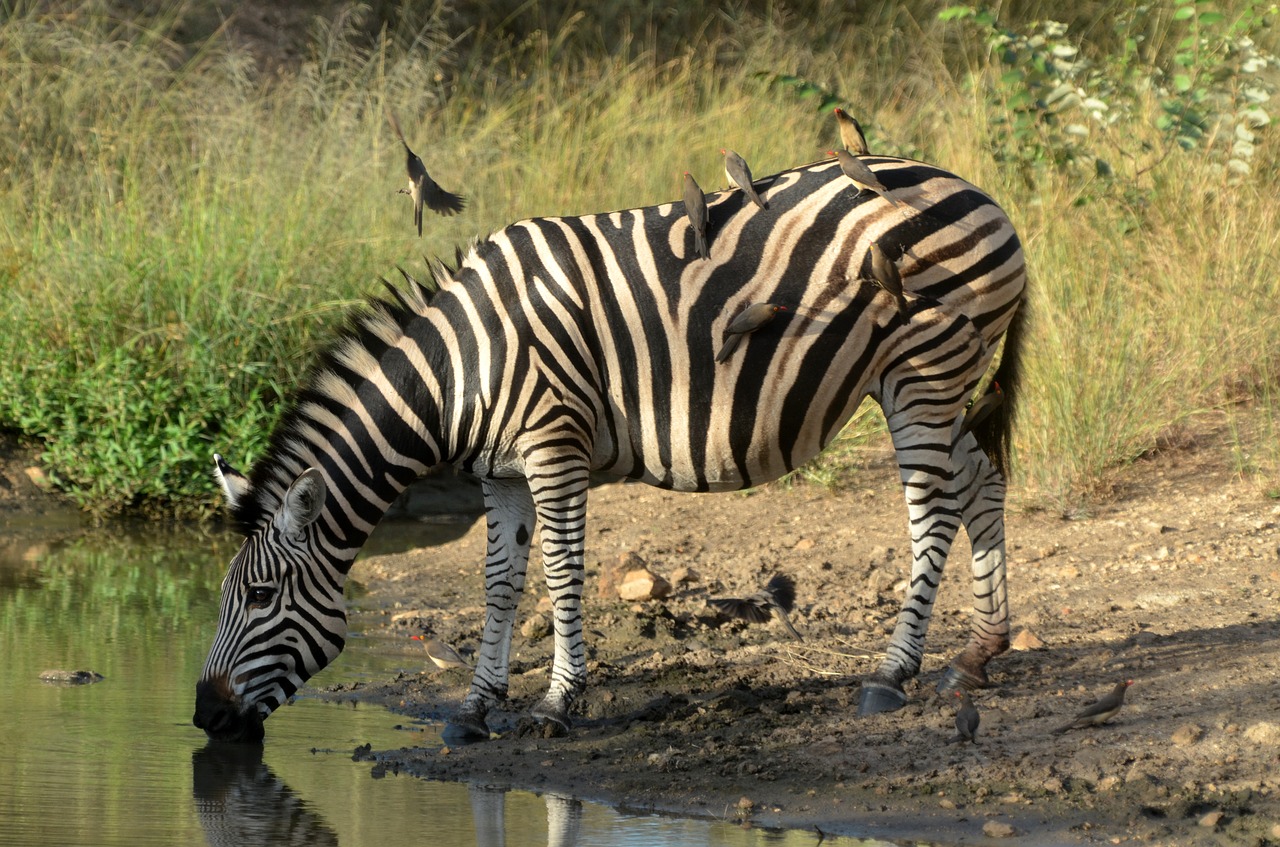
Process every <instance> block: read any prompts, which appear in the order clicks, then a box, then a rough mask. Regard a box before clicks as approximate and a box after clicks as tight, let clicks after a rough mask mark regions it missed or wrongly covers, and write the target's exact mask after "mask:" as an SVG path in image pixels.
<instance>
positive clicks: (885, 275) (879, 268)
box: [870, 241, 907, 318]
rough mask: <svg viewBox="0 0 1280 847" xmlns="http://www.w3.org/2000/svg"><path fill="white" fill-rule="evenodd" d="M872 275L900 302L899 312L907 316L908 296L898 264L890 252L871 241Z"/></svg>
mask: <svg viewBox="0 0 1280 847" xmlns="http://www.w3.org/2000/svg"><path fill="white" fill-rule="evenodd" d="M870 252H871V276H872V279H873V280H874V281H875V283H876V285H879V286H880V287H881V288H883V289H884V290H885V291H887V292H889V294H890V295H891V296H892V297H893V300H894V302H895V303H897V304H898V314H900V315H902V317H904V318H905V317H906V316H907V298H906V296H905V295H904V294H903V293H902V274H901V272H899V271H898V265H897V263H896V262H894V261H893V260H892V259H890V258H889V254H887V253H885V252H884V250H883V249H881V247H880V245H879V244H878V243H877V242H875V241H872V242H871V251H870Z"/></svg>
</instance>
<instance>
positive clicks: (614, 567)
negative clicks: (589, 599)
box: [596, 552, 648, 598]
mask: <svg viewBox="0 0 1280 847" xmlns="http://www.w3.org/2000/svg"><path fill="white" fill-rule="evenodd" d="M646 567H648V566H647V565H646V564H645V561H644V559H642V558H640V557H639V556H638V555H636V554H635V553H631V552H627V553H620V554H618V557H617V558H616V559H614V560H613V561H612V562H601V563H600V579H599V581H598V582H597V583H596V593H597V594H598V595H599V596H600V597H602V598H612V597H613V596H614V595H615V594H616V593H617V590H618V586H620V585H622V583H623V582H625V581H626V576H627V574H628V573H629V572H631V571H635V570H640V569H641V568H646Z"/></svg>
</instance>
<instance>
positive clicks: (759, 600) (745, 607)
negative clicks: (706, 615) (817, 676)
mask: <svg viewBox="0 0 1280 847" xmlns="http://www.w3.org/2000/svg"><path fill="white" fill-rule="evenodd" d="M707 602H708V603H709V604H711V605H712V606H714V607H715V608H716V609H718V610H719V611H720V612H722V613H723V614H726V615H728V616H730V617H734V618H738V619H739V620H744V621H747V622H748V623H765V622H766V621H768V620H769V618H770V616H772V615H777V616H778V620H780V621H782V625H783V626H784V627H786V628H787V632H789V633H791V637H792V638H794V639H795V640H797V641H803V640H804V639H803V638H802V637H801V636H800V633H798V632H796V628H795V627H794V626H792V625H791V619H790V618H788V617H787V613H788V612H790V611H791V610H792V609H793V608H795V603H796V581H795V580H794V579H792V578H791V577H789V576H787V575H786V574H782V573H780V574H777V575H775V576H774V577H773V579H771V580H769V584H768V585H766V586H765V587H764V589H763V590H762V591H759V592H757V593H755V594H752V595H751V596H750V597H713V598H711V599H709V600H707Z"/></svg>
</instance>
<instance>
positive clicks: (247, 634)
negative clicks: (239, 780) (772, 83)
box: [194, 157, 1026, 739]
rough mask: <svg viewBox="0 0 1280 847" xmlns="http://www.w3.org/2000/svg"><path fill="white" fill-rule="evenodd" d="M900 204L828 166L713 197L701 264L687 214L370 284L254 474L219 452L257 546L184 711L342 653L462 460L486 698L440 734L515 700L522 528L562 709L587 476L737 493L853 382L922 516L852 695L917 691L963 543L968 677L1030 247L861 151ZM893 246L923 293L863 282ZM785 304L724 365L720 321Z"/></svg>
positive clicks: (266, 703)
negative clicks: (478, 499) (936, 613)
mask: <svg viewBox="0 0 1280 847" xmlns="http://www.w3.org/2000/svg"><path fill="white" fill-rule="evenodd" d="M865 161H866V162H867V163H868V164H869V165H871V166H872V167H873V168H874V169H875V172H876V174H877V176H878V177H879V179H880V180H881V181H882V182H883V183H884V185H885V186H886V187H887V188H888V189H889V190H890V191H892V192H893V193H894V195H895V196H896V197H897V198H898V199H899V200H901V201H903V202H902V203H900V204H899V205H896V206H891V205H890V204H889V203H887V202H886V201H885V200H884V199H882V198H881V197H879V196H877V195H875V194H872V193H869V192H868V193H863V194H859V192H858V189H857V187H856V186H854V185H853V184H852V183H851V182H850V181H849V180H848V179H847V178H845V176H844V175H843V174H842V173H841V170H840V168H839V166H838V165H837V164H836V162H834V161H831V160H827V161H821V162H817V163H814V164H810V165H806V166H803V167H798V168H795V169H792V170H788V171H785V172H783V173H781V174H778V175H776V176H774V177H771V178H768V179H764V180H759V181H758V182H759V183H761V184H762V187H763V188H764V189H765V190H766V193H767V196H768V198H769V204H768V205H769V208H768V210H767V211H766V210H763V209H761V208H759V207H757V206H755V205H753V204H751V203H750V202H749V201H748V200H747V198H746V196H745V195H744V194H743V192H741V191H729V192H721V193H716V194H711V195H709V196H708V198H707V200H708V207H709V223H708V237H709V238H710V239H711V240H712V242H713V249H712V251H711V252H712V257H713V258H712V259H711V260H702V259H700V258H698V256H697V254H696V252H695V248H694V236H693V233H692V232H691V230H690V225H689V221H688V218H687V217H686V215H685V214H684V209H683V205H682V204H680V203H668V204H664V205H661V206H654V207H649V208H643V209H630V210H624V211H618V212H612V213H608V214H599V215H587V216H584V217H565V218H540V219H534V220H526V221H521V222H519V223H515V224H512V225H511V226H508V227H507V228H505V229H503V230H501V231H500V232H497V233H495V234H494V235H491V236H490V237H489V238H487V239H485V240H483V241H481V242H479V243H478V244H476V245H475V246H474V247H473V248H472V249H471V250H470V252H469V253H468V254H467V255H465V257H464V256H461V255H460V256H459V261H458V266H457V267H456V268H447V267H445V266H443V265H440V264H438V263H437V264H436V265H435V266H434V267H433V274H434V277H435V282H436V286H437V288H438V290H436V291H434V292H432V291H431V290H429V289H428V288H427V287H425V286H422V285H419V284H417V283H415V282H413V281H412V280H410V281H409V284H408V285H407V287H404V288H394V287H390V286H389V287H390V288H391V291H392V299H391V300H389V301H373V302H372V304H371V307H370V309H369V310H368V311H367V312H366V313H365V314H363V315H362V316H360V317H358V318H357V319H356V321H355V322H354V323H353V325H352V326H351V327H350V328H349V329H348V330H347V331H345V333H344V334H343V335H342V336H341V337H340V339H339V341H338V343H337V344H336V346H335V347H334V349H333V350H332V351H331V352H330V353H329V354H328V355H327V356H326V358H325V359H324V361H323V363H322V365H321V367H319V368H318V369H317V370H316V371H315V373H314V374H313V376H312V377H311V378H310V379H309V381H308V383H307V385H306V387H305V388H304V389H303V390H302V391H301V392H300V394H299V395H298V396H297V397H296V398H295V400H294V402H293V404H292V406H291V410H290V411H289V412H288V413H287V414H286V416H285V417H284V419H283V420H282V421H281V423H280V424H279V426H278V427H277V428H276V430H275V432H274V433H273V435H272V437H271V441H270V445H269V447H268V449H267V453H266V455H265V456H263V457H262V458H261V459H260V460H259V461H258V462H257V464H256V466H255V467H254V469H253V471H252V475H251V476H249V477H246V476H243V475H241V474H239V473H238V472H236V471H235V470H234V469H233V468H231V467H230V466H229V465H228V464H227V463H225V462H224V461H223V460H222V459H221V458H216V461H217V475H218V478H219V480H220V482H221V484H222V486H223V489H224V491H225V493H226V495H227V498H228V500H229V502H230V504H231V507H232V510H233V514H234V517H235V519H236V520H237V522H238V523H239V525H240V527H241V529H242V530H243V531H244V533H245V535H246V539H245V542H244V545H243V547H242V548H241V549H240V551H239V553H237V555H236V557H235V558H234V560H233V561H232V562H231V565H230V568H229V570H228V572H227V575H226V578H225V580H224V581H223V584H222V601H221V608H220V612H219V618H218V628H217V633H216V635H215V637H214V641H213V645H212V647H211V649H210V652H209V656H208V659H207V661H206V663H205V667H204V670H203V673H202V675H201V679H200V681H199V682H198V684H197V686H196V711H195V717H194V723H195V725H196V726H197V727H200V728H202V729H204V730H205V731H206V732H207V733H208V734H209V735H210V736H212V737H214V738H224V739H260V738H261V737H262V734H263V729H262V721H263V719H264V718H266V717H267V716H268V715H269V714H270V713H271V712H272V711H273V710H274V709H276V708H277V707H278V706H279V705H280V704H281V703H283V702H285V701H286V700H287V699H288V698H289V697H290V696H291V695H292V694H293V693H294V692H295V691H296V690H297V689H298V687H299V686H301V685H302V684H303V682H305V681H306V680H307V679H308V678H309V677H310V676H311V675H312V674H314V673H315V672H316V671H318V670H320V669H321V668H323V667H324V666H325V665H327V664H328V663H329V662H331V661H333V659H334V658H335V657H336V656H337V655H338V653H339V652H340V651H341V650H342V647H343V639H344V636H345V632H346V614H345V608H344V603H343V596H342V589H343V583H344V582H345V580H346V577H347V572H348V570H349V569H350V567H351V564H352V562H353V560H354V559H355V557H356V554H357V553H358V552H359V550H360V548H361V545H362V544H363V543H364V542H365V540H366V538H367V537H368V535H369V533H370V532H371V531H372V530H373V528H374V526H375V525H376V524H377V523H378V521H379V519H380V518H381V517H382V515H383V514H384V513H385V511H386V510H387V508H388V507H389V506H390V505H391V503H392V501H393V500H394V499H395V498H396V496H397V494H399V492H400V491H401V490H402V489H404V488H405V487H406V486H407V485H408V484H409V483H410V482H412V481H413V480H414V479H416V478H417V477H419V476H420V475H421V474H423V473H424V472H427V471H429V470H431V469H432V468H434V467H436V466H438V465H443V464H448V465H453V466H456V467H459V468H461V469H463V470H465V471H468V472H470V473H472V474H475V475H476V476H478V477H479V478H480V479H481V480H482V486H483V491H484V498H485V507H486V512H487V520H488V528H489V531H488V552H487V555H486V558H485V591H486V601H487V612H486V617H485V624H484V633H483V639H482V643H481V645H480V648H479V651H478V655H477V661H476V669H475V673H474V677H473V681H472V684H471V688H470V690H469V692H468V694H467V696H466V698H465V699H464V701H463V703H462V705H461V707H460V709H459V711H458V713H457V714H456V715H455V716H454V718H453V721H452V723H451V725H452V728H453V729H454V731H455V732H462V733H467V734H473V735H476V736H480V737H488V726H487V724H486V720H485V718H486V714H487V712H488V711H489V709H490V708H491V707H492V706H493V705H495V704H496V703H498V702H499V701H501V700H502V699H503V698H504V697H505V695H506V692H507V681H508V659H509V655H510V649H511V635H512V628H513V624H514V622H515V611H516V603H517V601H518V599H519V597H520V593H521V591H522V589H523V587H524V581H525V566H526V563H527V559H528V554H529V544H530V541H531V539H532V537H533V529H534V525H535V522H538V523H540V524H541V544H542V553H543V567H544V572H545V576H546V579H547V583H548V587H549V594H550V598H551V602H552V605H553V610H554V630H555V652H554V659H553V665H552V672H551V677H550V685H549V690H548V692H547V694H546V696H545V697H544V698H543V699H542V700H541V702H540V703H539V704H538V705H537V706H536V707H535V709H534V715H535V717H537V718H539V719H540V720H545V721H554V722H556V723H558V724H561V725H562V726H563V727H565V728H567V727H568V726H569V723H570V718H569V713H570V707H571V706H572V704H573V701H574V697H575V695H577V694H578V693H579V692H580V691H581V690H582V688H583V686H584V684H585V677H586V662H585V659H584V645H583V635H582V617H581V609H580V604H581V599H582V587H583V545H584V542H585V536H586V507H587V485H588V478H589V475H590V474H591V473H592V472H595V471H599V472H606V473H611V474H616V475H618V476H623V477H631V478H633V479H638V480H642V481H644V482H647V483H649V484H651V485H655V486H659V487H663V488H669V489H674V490H678V491H734V490H740V489H744V488H748V487H750V486H753V485H759V484H760V483H763V482H767V481H769V480H773V479H777V478H778V477H780V476H782V475H783V474H785V473H787V472H788V471H790V470H792V469H793V468H796V467H797V466H799V465H801V464H803V463H804V462H805V461H807V460H808V459H810V458H811V457H812V456H814V455H815V454H816V453H817V452H818V451H819V450H820V449H821V448H822V447H823V446H824V445H825V444H827V443H828V442H829V441H830V440H831V439H832V438H834V437H835V435H836V434H837V433H838V432H839V431H840V429H841V426H842V425H843V424H844V423H845V422H846V421H847V420H848V419H849V417H850V416H851V415H852V413H853V412H854V411H855V410H856V409H857V407H858V405H859V403H860V402H861V401H862V399H863V398H864V397H865V396H870V397H872V398H874V399H875V400H876V401H878V402H879V404H880V405H881V407H882V408H883V410H884V414H885V418H886V421H887V423H888V428H889V431H890V434H891V437H892V440H893V444H894V447H895V450H896V455H897V460H898V464H899V466H900V470H901V478H902V483H903V486H904V489H905V493H906V500H907V507H908V513H909V518H910V522H911V537H912V541H911V552H912V559H913V564H912V572H911V579H910V587H909V588H908V590H907V596H906V599H905V603H904V605H903V607H902V610H901V613H900V615H899V618H898V623H897V627H896V629H895V630H894V633H893V636H892V639H891V641H890V644H889V647H888V650H887V653H886V656H885V658H884V660H883V662H882V663H881V665H880V666H879V668H878V669H877V670H876V671H875V672H874V673H873V674H871V675H870V677H869V678H867V679H866V680H864V682H863V689H862V699H861V702H860V706H859V711H860V713H864V714H865V713H870V712H877V711H886V710H889V709H894V708H898V707H900V706H902V705H903V704H904V703H905V700H906V697H905V695H904V693H903V689H902V683H903V682H904V681H905V680H907V679H908V678H910V677H912V676H914V675H915V673H916V672H917V671H918V670H919V668H920V661H921V656H922V653H923V648H924V640H925V633H926V630H927V628H928V624H929V618H930V614H931V611H932V607H933V601H934V596H935V593H936V590H937V587H938V583H939V580H940V578H941V576H942V569H943V565H944V563H945V562H946V558H947V553H948V551H949V549H950V546H951V543H952V541H953V539H954V537H955V534H956V532H957V530H958V529H959V527H960V526H961V525H962V524H963V525H964V527H965V529H966V531H967V533H968V535H969V537H970V539H971V542H972V548H973V590H974V615H973V625H972V633H971V637H970V640H969V642H968V644H967V646H966V647H965V649H964V650H963V651H962V652H961V654H960V655H959V656H957V657H956V659H955V660H954V661H953V663H952V665H951V669H950V671H949V672H948V676H947V678H946V679H945V680H944V683H945V685H946V686H948V687H955V686H957V685H964V686H975V685H979V684H981V683H983V682H984V681H985V679H986V675H985V671H984V666H985V665H986V663H987V661H988V660H989V659H990V658H991V657H992V656H994V655H996V654H998V653H1001V652H1002V651H1004V650H1005V649H1006V648H1007V646H1008V630H1009V621H1008V607H1007V602H1006V588H1005V538H1004V481H1003V477H1002V475H1001V472H1000V470H1001V469H1002V467H1003V461H1004V457H1005V454H1006V451H1007V440H1008V431H1009V427H1008V424H1009V422H1010V419H1011V418H1010V416H1011V407H1012V405H1013V403H1014V402H1015V401H1016V399H1017V396H1018V392H1017V365H1018V348H1019V343H1018V339H1019V334H1020V333H1019V327H1020V326H1021V317H1022V315H1023V313H1024V311H1025V310H1023V309H1020V308H1019V307H1020V305H1021V301H1022V297H1023V293H1024V289H1025V286H1026V270H1025V267H1024V262H1023V253H1022V248H1021V245H1020V243H1019V240H1018V237H1017V234H1016V233H1015V232H1014V230H1013V227H1012V225H1011V224H1010V222H1009V220H1008V218H1007V217H1006V216H1005V214H1004V213H1003V212H1002V211H1001V210H1000V208H999V207H998V206H997V205H996V204H995V203H994V202H993V201H992V200H991V198H989V197H988V196H987V195H986V194H984V193H982V192H981V191H979V190H978V189H977V188H975V187H974V186H972V185H970V184H969V183H967V182H965V181H964V180H962V179H960V178H958V177H956V176H954V175H952V174H949V173H947V172H945V171H943V170H940V169H939V168H936V167H933V166H930V165H926V164H922V163H920V162H914V161H909V160H904V159H897V158H890V157H868V158H867V159H866V160H865ZM873 241H874V242H876V243H877V244H878V245H879V247H880V249H882V250H884V251H885V252H886V253H888V254H889V256H890V257H891V258H896V257H899V256H903V257H905V258H904V261H903V263H902V266H901V275H902V277H903V280H904V285H905V288H906V292H907V295H908V299H909V302H910V311H909V312H908V313H907V314H906V315H901V314H899V309H898V305H897V304H896V303H895V301H894V299H893V298H891V297H888V296H886V295H885V294H884V292H882V291H880V290H879V289H878V288H877V287H876V286H875V285H873V284H872V283H871V282H870V281H869V280H870V277H871V271H870V257H869V253H868V250H869V245H870V244H871V243H872V242H873ZM754 303H771V304H777V305H780V306H785V307H786V311H785V312H780V313H779V314H778V316H777V318H776V319H775V320H773V321H771V322H769V323H768V325H767V326H764V327H762V328H760V329H758V330H756V331H755V332H752V333H750V334H748V335H745V336H743V337H742V341H741V344H740V345H739V347H738V349H737V350H736V351H735V352H734V353H733V355H732V356H730V357H728V358H727V359H726V360H725V361H724V362H723V363H719V364H718V363H716V362H715V355H716V352H717V350H719V349H720V347H721V345H722V342H723V341H724V332H725V328H726V326H727V325H728V324H729V323H730V322H731V321H732V320H733V318H734V317H735V315H737V314H739V313H740V312H741V311H742V310H743V309H745V308H747V307H748V306H750V305H751V304H754ZM1002 336H1004V337H1005V341H1004V347H1003V353H1002V355H1001V363H1000V366H999V369H998V371H997V373H996V374H995V376H996V378H997V379H998V380H999V382H1000V384H1001V386H1002V388H1003V391H1004V392H1005V395H1006V396H1007V398H1008V402H1006V403H1005V404H1004V405H1002V406H1001V407H1000V408H999V409H998V410H997V411H996V412H995V413H994V414H993V415H992V416H991V418H990V419H988V421H987V422H985V423H984V424H983V425H982V426H981V427H979V429H978V431H976V432H973V433H970V432H967V431H964V430H962V428H961V422H962V419H963V417H964V412H965V406H966V402H967V401H968V400H969V399H970V397H971V395H972V393H973V392H974V390H975V387H976V386H977V385H978V383H979V380H980V378H981V377H982V376H983V375H984V373H985V372H986V371H987V369H988V367H989V366H990V365H991V363H992V360H993V358H994V356H995V353H996V348H997V342H998V341H999V340H1000V338H1001V337H1002Z"/></svg>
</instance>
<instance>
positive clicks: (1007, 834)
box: [982, 821, 1018, 838]
mask: <svg viewBox="0 0 1280 847" xmlns="http://www.w3.org/2000/svg"><path fill="white" fill-rule="evenodd" d="M982 834H983V835H985V836H987V837H988V838H1012V837H1013V836H1015V835H1017V834H1018V830H1017V829H1015V828H1014V827H1013V826H1012V825H1011V824H1007V823H1005V822H1004V821H987V822H986V823H984V824H983V825H982Z"/></svg>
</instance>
